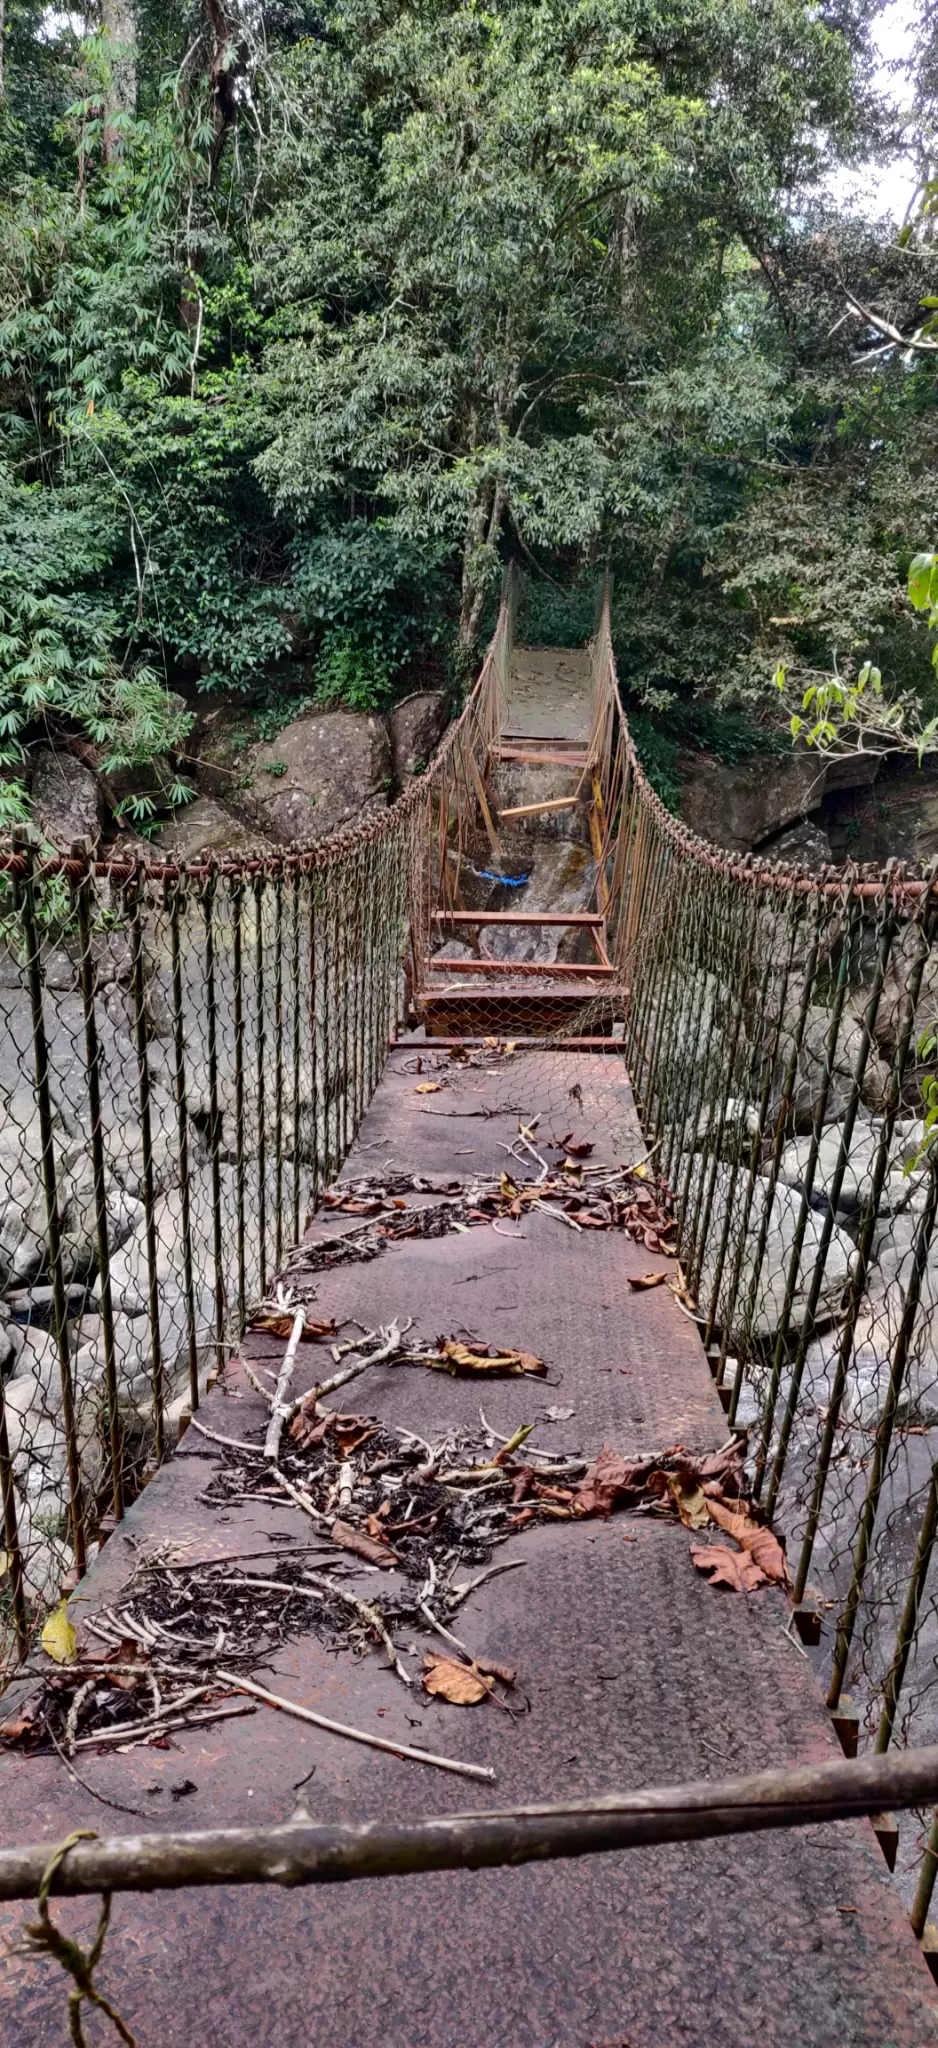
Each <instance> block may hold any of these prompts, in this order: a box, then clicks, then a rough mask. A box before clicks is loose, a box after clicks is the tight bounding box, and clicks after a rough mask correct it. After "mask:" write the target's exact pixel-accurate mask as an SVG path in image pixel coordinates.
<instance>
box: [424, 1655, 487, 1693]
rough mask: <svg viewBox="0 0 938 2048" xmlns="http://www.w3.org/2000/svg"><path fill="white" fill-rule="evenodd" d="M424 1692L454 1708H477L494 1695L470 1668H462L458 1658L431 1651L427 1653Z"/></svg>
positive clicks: (482, 1679) (462, 1665)
mask: <svg viewBox="0 0 938 2048" xmlns="http://www.w3.org/2000/svg"><path fill="white" fill-rule="evenodd" d="M423 1665H424V1670H423V1685H424V1691H425V1692H429V1693H432V1694H433V1695H434V1696H435V1697H436V1698H437V1699H440V1700H448V1701H449V1703H450V1706H452V1707H475V1706H478V1703H479V1701H480V1700H484V1699H485V1696H486V1694H487V1693H489V1692H491V1690H492V1688H491V1685H490V1684H489V1685H486V1682H485V1680H484V1678H480V1677H479V1674H478V1672H477V1671H473V1670H470V1668H469V1665H468V1664H459V1663H457V1661H456V1658H455V1657H437V1656H435V1655H434V1654H433V1653H432V1652H431V1651H429V1650H427V1651H425V1652H424V1659H423Z"/></svg>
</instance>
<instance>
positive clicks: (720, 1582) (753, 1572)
mask: <svg viewBox="0 0 938 2048" xmlns="http://www.w3.org/2000/svg"><path fill="white" fill-rule="evenodd" d="M690 1554H691V1559H692V1562H693V1563H694V1564H695V1565H696V1566H697V1570H698V1571H699V1572H709V1573H710V1574H711V1577H710V1584H711V1586H730V1587H731V1588H732V1590H733V1592H734V1593H752V1592H753V1591H754V1590H755V1588H756V1586H762V1585H764V1584H765V1573H764V1572H763V1571H760V1569H759V1566H758V1565H757V1564H756V1562H755V1560H754V1559H753V1558H751V1557H748V1556H747V1555H746V1552H745V1551H743V1550H727V1549H725V1548H724V1545H723V1544H722V1543H708V1544H691V1552H690Z"/></svg>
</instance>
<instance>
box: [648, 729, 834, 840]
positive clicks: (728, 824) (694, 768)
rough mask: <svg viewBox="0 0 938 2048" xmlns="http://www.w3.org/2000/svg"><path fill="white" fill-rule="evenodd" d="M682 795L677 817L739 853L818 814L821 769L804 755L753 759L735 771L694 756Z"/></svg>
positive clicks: (732, 768) (723, 764)
mask: <svg viewBox="0 0 938 2048" xmlns="http://www.w3.org/2000/svg"><path fill="white" fill-rule="evenodd" d="M685 765H687V766H688V768H689V773H688V776H687V780H686V781H685V783H684V787H683V789H682V792H681V799H680V802H681V814H682V816H683V818H684V819H685V821H686V823H687V824H688V825H689V826H690V827H691V830H692V831H693V832H696V833H698V834H699V836H700V837H701V839H709V840H710V841H711V842H712V843H713V844H714V845H716V846H727V847H731V848H732V849H733V850H734V851H736V852H738V853H742V852H746V851H748V850H749V849H750V848H752V847H757V846H759V845H760V844H761V842H762V841H763V840H764V839H769V838H770V837H771V836H772V834H773V833H778V832H781V831H782V830H783V828H784V827H785V826H786V825H793V824H795V823H796V822H797V821H798V820H799V819H802V818H804V817H806V816H807V813H808V812H809V811H812V810H816V808H817V806H818V805H819V803H820V802H821V798H822V797H823V794H824V784H825V765H824V763H823V761H818V759H817V758H816V756H814V755H811V754H806V753H801V754H796V753H792V754H790V755H787V756H779V755H777V754H768V755H756V756H754V757H753V758H752V759H751V760H748V761H742V762H740V763H739V764H738V765H737V766H734V767H731V766H728V765H727V764H726V763H725V762H723V761H714V760H710V759H709V758H707V757H697V756H695V757H694V758H693V760H692V761H691V762H689V763H686V764H685Z"/></svg>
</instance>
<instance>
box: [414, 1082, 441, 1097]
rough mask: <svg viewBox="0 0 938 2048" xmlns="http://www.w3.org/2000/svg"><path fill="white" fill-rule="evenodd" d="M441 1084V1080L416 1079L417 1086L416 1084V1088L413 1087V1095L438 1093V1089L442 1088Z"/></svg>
mask: <svg viewBox="0 0 938 2048" xmlns="http://www.w3.org/2000/svg"><path fill="white" fill-rule="evenodd" d="M442 1086H443V1083H442V1081H418V1083H417V1086H416V1088H415V1089H414V1094H415V1095H439V1092H440V1089H441V1088H442Z"/></svg>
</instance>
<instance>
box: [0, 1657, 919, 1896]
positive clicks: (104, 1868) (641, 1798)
mask: <svg viewBox="0 0 938 2048" xmlns="http://www.w3.org/2000/svg"><path fill="white" fill-rule="evenodd" d="M258 1690H260V1689H259V1688H258ZM290 1711H291V1712H296V1709H295V1708H292V1707H291V1709H290ZM301 1711H302V1710H301ZM343 1732H348V1731H343ZM366 1739H367V1740H369V1741H370V1740H371V1739H372V1738H370V1737H369V1738H366ZM383 1747H385V1748H388V1749H393V1748H394V1745H393V1744H391V1743H387V1744H384V1745H383ZM396 1753H398V1754H406V1753H407V1752H406V1751H403V1752H396ZM411 1754H413V1755H416V1756H418V1757H419V1758H420V1761H421V1762H423V1763H426V1762H428V1761H430V1759H429V1758H428V1757H426V1756H425V1755H423V1754H422V1753H421V1752H420V1751H419V1750H417V1751H412V1752H411ZM448 1768H450V1769H452V1768H453V1766H452V1765H449V1766H448ZM456 1768H458V1769H465V1768H466V1766H465V1765H460V1766H456ZM936 1798H938V1748H931V1749H921V1750H898V1751H897V1750H893V1751H892V1752H890V1753H888V1754H887V1755H886V1756H875V1757H864V1758H862V1759H861V1760H859V1761H856V1760H854V1761H853V1762H846V1761H845V1762H842V1763H824V1764H819V1765H818V1764H811V1765H808V1766H807V1767H804V1768H801V1769H798V1770H781V1771H761V1772H759V1773H758V1774H757V1775H755V1776H752V1777H748V1778H730V1779H727V1780H723V1781H722V1782H716V1781H714V1780H713V1779H704V1780H702V1781H698V1782H696V1783H692V1784H687V1785H671V1786H666V1787H656V1788H651V1787H649V1788H648V1789H645V1790H642V1791H640V1792H610V1793H606V1794H601V1793H600V1794H598V1795H593V1796H592V1797H589V1798H586V1799H579V1800H567V1801H565V1802H564V1803H563V1804H561V1805H554V1806H550V1805H544V1806H527V1807H519V1808H514V1809H509V1810H507V1811H494V1812H491V1813H478V1812H477V1813H464V1814H455V1813H454V1814H446V1815H441V1816H439V1817H435V1818H433V1819H427V1820H419V1821H405V1822H402V1821H398V1822H388V1821H359V1822H341V1823H338V1824H325V1825H322V1826H319V1825H316V1824H309V1823H306V1822H303V1821H288V1822H286V1823H282V1824H281V1825H280V1826H277V1827H272V1828H213V1829H200V1830H198V1831H193V1832H192V1833H181V1834H170V1833H153V1834H147V1835H145V1834H141V1835H127V1834H124V1835H116V1836H112V1837H111V1838H110V1839H104V1840H102V1839H96V1840H94V1841H81V1842H76V1844H75V1845H74V1847H73V1848H71V1849H69V1850H68V1852H67V1854H66V1855H64V1856H63V1857H62V1860H61V1862H60V1864H59V1867H58V1869H57V1870H56V1871H55V1873H54V1875H53V1877H52V1880H51V1883H50V1885H49V1891H50V1893H51V1894H52V1895H58V1896H60V1897H61V1896H63V1895H66V1894H69V1895H71V1896H73V1897H74V1896H80V1895H84V1894H87V1893H89V1892H101V1891H156V1890H159V1889H160V1888H163V1887H165V1888H167V1889H169V1888H173V1889H175V1888H178V1887H180V1886H183V1885H213V1884H279V1885H297V1884H330V1883H338V1882H347V1881H348V1880H350V1879H359V1878H374V1877H398V1876H401V1875H403V1874H404V1873H405V1872H416V1871H427V1870H466V1869H476V1870H478V1869H485V1868H488V1869H493V1868H496V1867H497V1866H498V1865H500V1864H519V1863H530V1862H542V1861H545V1860H547V1859H552V1858H556V1857H562V1856H588V1855H595V1854H598V1853H608V1852H609V1851H610V1850H623V1849H633V1848H638V1847H640V1846H647V1845H649V1844H652V1843H658V1842H691V1841H707V1840H712V1839H713V1838H714V1837H725V1836H727V1835H739V1834H753V1833H756V1832H760V1831H761V1830H763V1829H766V1828H790V1827H815V1826H817V1825H818V1823H819V1822H824V1821H834V1820H838V1821H842V1820H849V1819H852V1818H856V1817H858V1816H860V1815H862V1814H869V1813H879V1812H882V1811H884V1810H887V1811H888V1810H892V1809H894V1808H897V1807H902V1808H910V1807H912V1808H914V1807H918V1806H931V1805H934V1803H935V1800H936ZM48 1863H49V1844H48V1842H36V1843H33V1844H30V1846H29V1847H26V1848H9V1849H0V1899H28V1898H35V1896H36V1893H37V1891H38V1888H39V1885H40V1883H41V1882H42V1878H43V1874H44V1872H45V1870H46V1869H47V1867H48Z"/></svg>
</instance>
